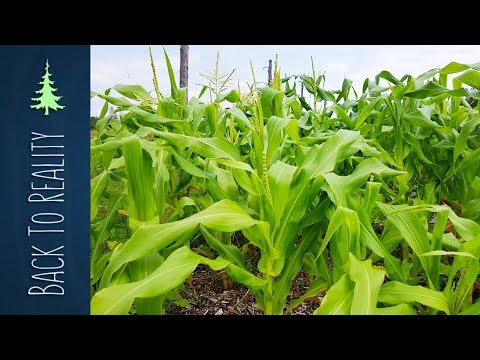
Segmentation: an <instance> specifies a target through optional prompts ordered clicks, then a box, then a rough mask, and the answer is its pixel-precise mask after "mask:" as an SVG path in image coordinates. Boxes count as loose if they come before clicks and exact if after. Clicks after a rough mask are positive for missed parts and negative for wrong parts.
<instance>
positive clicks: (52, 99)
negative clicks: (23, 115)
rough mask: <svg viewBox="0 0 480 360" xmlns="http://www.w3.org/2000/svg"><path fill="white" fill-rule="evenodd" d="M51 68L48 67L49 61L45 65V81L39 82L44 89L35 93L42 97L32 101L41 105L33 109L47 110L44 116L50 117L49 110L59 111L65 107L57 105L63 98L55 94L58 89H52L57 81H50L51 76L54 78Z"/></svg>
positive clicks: (43, 77)
mask: <svg viewBox="0 0 480 360" xmlns="http://www.w3.org/2000/svg"><path fill="white" fill-rule="evenodd" d="M49 67H50V65H48V60H47V62H46V64H45V75H43V76H42V79H43V80H42V81H40V82H39V84H40V85H42V88H41V89H40V90H38V91H35V93H36V94H40V96H39V97H37V98H32V99H31V100H32V101H38V102H39V104H36V105H30V107H31V108H32V109H37V110H39V109H45V113H44V115H49V113H48V110H49V109H52V110H55V111H57V110H59V109H60V110H61V109H63V108H64V107H65V106H62V105H59V104H58V103H57V101H58V100H60V99H61V98H62V96H56V95H54V94H53V93H54V92H55V91H57V89H55V88H53V87H52V85H53V83H54V82H55V81H53V80H50V76H52V74H50V73H49V72H48V68H49Z"/></svg>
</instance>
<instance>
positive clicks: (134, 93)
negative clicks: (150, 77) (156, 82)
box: [112, 84, 152, 101]
mask: <svg viewBox="0 0 480 360" xmlns="http://www.w3.org/2000/svg"><path fill="white" fill-rule="evenodd" d="M112 89H114V90H115V91H117V92H118V93H119V94H121V95H123V96H126V97H127V98H129V99H133V100H138V101H150V100H152V97H151V96H150V94H149V93H148V92H147V90H145V89H144V88H143V87H141V86H140V85H122V84H118V85H115V86H114V87H113V88H112Z"/></svg>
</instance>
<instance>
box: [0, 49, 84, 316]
mask: <svg viewBox="0 0 480 360" xmlns="http://www.w3.org/2000/svg"><path fill="white" fill-rule="evenodd" d="M47 59H48V72H49V74H51V75H50V76H49V78H50V80H52V81H54V83H53V84H52V85H51V87H52V88H54V89H57V90H53V94H54V95H57V96H62V97H61V98H60V99H59V100H57V101H55V102H54V103H57V104H58V105H62V106H65V107H64V108H63V109H60V108H57V110H56V111H55V110H54V109H49V115H45V114H44V113H45V111H44V109H38V110H37V109H31V108H30V105H32V104H33V105H35V104H39V103H40V102H39V101H37V102H35V101H32V100H31V98H38V97H40V96H42V94H36V93H35V91H38V90H40V89H42V87H44V86H43V85H41V84H39V82H40V81H42V76H44V75H45V67H46V61H47ZM47 77H48V76H47ZM89 91H90V47H89V46H0V130H1V131H0V136H1V141H0V149H1V152H0V199H1V202H0V206H1V207H0V266H1V270H0V314H89V255H90V244H89V197H90V195H89V194H90V190H89V183H90V182H89V116H90V111H89V107H90V102H89ZM45 92H46V93H48V92H49V90H48V86H47V89H46V90H45ZM47 95H48V94H47ZM45 98H47V96H45ZM50 104H51V103H50ZM53 106H55V105H53ZM62 200H63V201H62Z"/></svg>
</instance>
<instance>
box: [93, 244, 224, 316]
mask: <svg viewBox="0 0 480 360" xmlns="http://www.w3.org/2000/svg"><path fill="white" fill-rule="evenodd" d="M200 263H202V264H206V265H208V266H210V267H211V268H212V269H214V270H219V269H222V268H224V267H226V266H227V265H228V262H227V261H226V260H224V259H222V258H218V259H216V260H209V259H207V258H204V257H202V256H200V255H197V254H195V253H194V252H193V251H191V250H190V249H188V248H186V247H181V248H180V249H178V250H176V251H174V252H173V253H172V254H171V255H170V256H169V257H168V258H167V260H165V262H163V263H162V264H161V265H160V266H159V267H158V268H157V269H156V270H155V271H154V272H153V273H151V274H150V275H149V276H147V277H146V278H144V279H143V280H140V281H136V282H131V283H127V284H120V285H115V286H110V287H108V288H104V289H102V290H100V291H99V292H98V293H96V294H95V295H94V296H93V298H92V302H91V313H92V315H115V314H117V315H122V314H127V313H128V312H129V310H130V307H131V306H132V303H133V301H134V300H135V298H152V297H156V296H159V295H162V294H165V293H166V292H167V291H169V290H171V289H173V288H175V287H176V286H178V285H180V284H181V283H182V282H183V281H184V280H185V279H186V278H187V277H188V276H189V275H190V274H191V273H192V272H193V271H194V270H195V268H196V267H197V265H198V264H200Z"/></svg>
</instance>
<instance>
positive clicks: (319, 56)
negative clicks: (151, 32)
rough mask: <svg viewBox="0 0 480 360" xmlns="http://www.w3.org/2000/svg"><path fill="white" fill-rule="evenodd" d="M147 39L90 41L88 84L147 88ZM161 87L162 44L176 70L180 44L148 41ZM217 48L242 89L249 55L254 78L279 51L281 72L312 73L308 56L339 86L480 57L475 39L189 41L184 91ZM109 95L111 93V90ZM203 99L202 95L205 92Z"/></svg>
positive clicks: (164, 86)
mask: <svg viewBox="0 0 480 360" xmlns="http://www.w3.org/2000/svg"><path fill="white" fill-rule="evenodd" d="M148 47H149V45H94V46H92V50H91V72H90V77H91V89H92V90H93V91H96V92H104V91H105V90H106V89H108V88H110V87H112V86H114V85H115V84H139V85H142V86H143V87H144V88H145V89H146V90H147V91H152V90H153V89H154V88H153V82H152V72H151V67H150V58H149V54H148ZM150 47H151V48H152V52H153V57H154V61H155V65H156V68H157V77H158V81H159V87H160V91H161V92H162V93H164V94H165V93H166V94H169V89H170V85H169V80H168V73H167V68H166V65H165V59H164V55H163V48H165V50H166V51H167V53H168V56H169V57H170V61H171V63H172V66H173V68H174V71H175V75H176V76H177V81H178V69H179V59H180V46H179V45H165V46H162V45H151V46H150ZM217 51H219V52H220V65H219V68H220V72H222V73H229V72H230V71H232V70H233V69H236V70H235V73H234V76H233V79H234V82H233V83H232V86H234V87H235V88H236V87H237V81H239V82H240V86H241V88H242V89H246V88H247V85H246V84H247V82H249V83H250V84H251V83H252V82H253V81H252V75H251V70H250V60H252V62H253V65H254V69H255V73H256V78H257V81H258V82H260V81H264V82H266V81H267V66H268V60H269V59H275V55H276V54H278V56H279V65H280V70H281V75H282V77H283V76H284V75H292V74H303V73H307V74H311V60H310V57H313V61H314V64H315V68H316V71H317V72H324V73H325V76H326V83H325V88H326V89H329V90H330V89H339V88H340V87H341V84H342V82H343V79H344V78H345V77H346V78H348V79H351V80H353V87H354V88H356V89H359V90H361V86H362V84H363V80H364V79H365V78H367V77H369V78H373V77H374V76H375V75H376V74H378V73H379V72H380V71H382V70H388V71H390V72H391V73H392V74H393V75H394V76H396V77H397V78H400V77H401V76H402V75H404V74H407V73H408V74H411V75H413V76H418V75H420V74H422V73H423V72H425V71H427V70H429V69H432V68H436V67H443V66H445V65H447V64H448V63H449V62H451V61H456V62H460V63H466V64H472V63H477V62H480V46H479V45H428V46H427V45H190V48H189V97H191V96H197V95H198V93H199V92H200V90H201V88H202V86H201V85H198V84H203V83H205V79H204V78H202V77H201V76H200V73H202V72H205V71H210V72H211V71H213V69H214V67H215V61H216V56H217ZM110 95H115V93H114V92H112V93H111V94H110ZM204 96H205V95H204ZM202 99H205V100H206V99H207V98H206V96H205V98H202ZM103 103H104V101H103V100H100V99H99V98H93V99H92V101H91V114H92V115H98V114H99V113H100V109H101V107H102V106H103Z"/></svg>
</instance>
